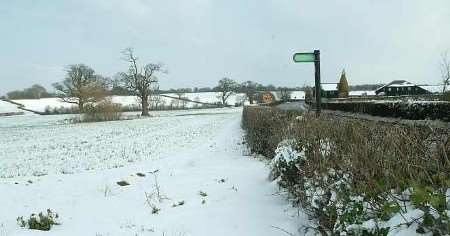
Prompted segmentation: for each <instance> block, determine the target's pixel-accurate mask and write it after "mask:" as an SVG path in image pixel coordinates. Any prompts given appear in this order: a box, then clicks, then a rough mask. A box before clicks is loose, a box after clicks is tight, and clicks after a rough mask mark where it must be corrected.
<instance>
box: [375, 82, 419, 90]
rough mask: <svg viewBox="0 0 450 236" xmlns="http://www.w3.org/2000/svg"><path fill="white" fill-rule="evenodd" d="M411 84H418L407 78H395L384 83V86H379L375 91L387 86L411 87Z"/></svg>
mask: <svg viewBox="0 0 450 236" xmlns="http://www.w3.org/2000/svg"><path fill="white" fill-rule="evenodd" d="M411 86H416V85H415V84H413V83H410V82H408V81H406V80H394V81H392V82H390V83H389V84H386V85H383V86H381V87H379V88H378V89H377V90H375V91H378V90H381V89H383V88H385V87H411Z"/></svg>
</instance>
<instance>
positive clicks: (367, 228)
mask: <svg viewBox="0 0 450 236" xmlns="http://www.w3.org/2000/svg"><path fill="white" fill-rule="evenodd" d="M242 126H243V128H244V129H245V130H246V142H247V144H248V145H249V147H250V149H251V150H252V151H253V152H255V153H259V154H265V155H266V157H268V158H272V160H271V167H272V173H271V178H272V179H273V180H276V181H277V182H278V183H279V185H280V187H283V188H285V189H287V190H288V192H289V193H290V195H291V196H292V198H293V199H295V201H294V202H295V203H297V204H298V205H300V206H301V207H302V208H303V210H304V211H305V212H306V213H307V214H308V215H310V216H311V217H312V218H313V219H315V220H316V223H317V225H316V227H314V229H315V230H317V231H318V232H320V233H321V234H322V235H339V234H340V235H387V234H388V233H390V234H395V232H397V231H402V230H410V231H409V232H411V230H412V232H415V233H428V234H433V235H446V234H449V233H450V227H449V215H450V203H449V201H450V196H449V195H450V190H449V189H450V161H449V158H450V138H449V130H448V129H446V128H437V127H430V126H428V125H427V126H425V125H423V126H422V125H405V124H400V123H388V122H377V121H366V120H358V119H351V118H343V117H337V116H333V115H330V114H328V115H322V116H320V117H316V116H315V115H313V114H308V113H306V114H299V113H295V114H294V113H286V112H284V111H279V110H276V109H269V108H265V109H262V108H258V107H247V108H245V109H244V113H243V125H242ZM271 139H273V140H271ZM275 143H276V144H275Z"/></svg>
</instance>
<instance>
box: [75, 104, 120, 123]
mask: <svg viewBox="0 0 450 236" xmlns="http://www.w3.org/2000/svg"><path fill="white" fill-rule="evenodd" d="M121 115H122V113H121V111H120V104H116V103H112V102H111V101H109V100H104V101H102V102H99V103H97V104H87V105H86V106H85V107H84V113H83V114H82V116H81V121H83V122H97V121H112V120H120V117H121Z"/></svg>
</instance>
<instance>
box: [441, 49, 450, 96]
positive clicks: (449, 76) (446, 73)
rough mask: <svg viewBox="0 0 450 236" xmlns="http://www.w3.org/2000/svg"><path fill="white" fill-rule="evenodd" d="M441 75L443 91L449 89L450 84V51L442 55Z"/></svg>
mask: <svg viewBox="0 0 450 236" xmlns="http://www.w3.org/2000/svg"><path fill="white" fill-rule="evenodd" d="M441 77H442V85H443V86H442V93H445V91H447V88H448V86H450V58H449V56H448V52H445V53H443V54H442V55H441Z"/></svg>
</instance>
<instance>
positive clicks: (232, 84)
mask: <svg viewBox="0 0 450 236" xmlns="http://www.w3.org/2000/svg"><path fill="white" fill-rule="evenodd" d="M237 87H238V84H237V83H236V81H234V80H232V79H230V78H226V77H225V78H223V79H221V80H219V85H218V86H217V90H218V91H219V92H220V93H219V96H218V98H219V99H220V101H221V102H222V105H223V106H226V105H227V100H228V98H229V97H230V96H231V95H233V94H234V93H235V92H236V89H237Z"/></svg>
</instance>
